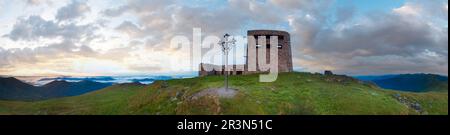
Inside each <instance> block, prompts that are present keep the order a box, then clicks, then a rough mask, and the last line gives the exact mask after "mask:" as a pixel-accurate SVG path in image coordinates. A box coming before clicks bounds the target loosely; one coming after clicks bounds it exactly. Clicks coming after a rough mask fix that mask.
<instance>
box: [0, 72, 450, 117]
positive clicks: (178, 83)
mask: <svg viewBox="0 0 450 135" xmlns="http://www.w3.org/2000/svg"><path fill="white" fill-rule="evenodd" d="M258 77H259V76H258V75H248V76H231V77H230V84H231V87H232V88H234V89H237V91H238V93H237V95H236V96H235V97H233V98H219V97H217V96H202V97H195V96H193V95H197V93H199V92H201V91H204V90H207V89H211V88H220V87H222V85H223V77H221V76H211V77H202V78H192V79H181V80H169V81H158V82H155V83H154V84H152V85H139V84H122V85H114V86H111V87H108V88H105V89H103V90H99V91H95V92H91V93H88V94H85V95H81V96H75V97H67V98H60V99H52V100H46V101H38V102H12V101H0V114H58V115H60V114H82V115H85V114H88V115H91V114H101V115H116V114H120V115H122V114H144V115H166V114H182V115H191V114H263V115H265V114H300V115H303V114H314V115H315V114H318V115H334V114H338V115H345V114H350V115H359V114H368V115H380V114H388V115H411V114H412V115H415V114H445V115H448V92H428V93H409V92H398V91H391V90H384V89H381V88H378V87H377V86H374V85H371V84H366V83H364V82H362V81H359V80H356V79H353V78H350V77H345V76H324V75H320V74H310V73H283V74H280V75H279V76H278V80H277V81H276V82H273V83H260V82H258V79H259V78H258ZM194 97H195V98H194Z"/></svg>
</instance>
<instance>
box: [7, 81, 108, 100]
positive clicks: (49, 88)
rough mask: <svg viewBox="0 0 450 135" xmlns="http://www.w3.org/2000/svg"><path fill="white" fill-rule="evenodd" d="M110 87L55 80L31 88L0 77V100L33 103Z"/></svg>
mask: <svg viewBox="0 0 450 135" xmlns="http://www.w3.org/2000/svg"><path fill="white" fill-rule="evenodd" d="M111 85H112V84H110V83H99V82H94V81H89V80H86V81H80V82H67V81H64V80H55V81H52V82H50V83H48V84H45V85H43V86H33V85H31V84H28V83H25V82H23V81H21V80H19V79H17V78H14V77H6V78H4V77H0V100H24V101H33V100H45V99H51V98H59V97H67V96H76V95H81V94H84V93H88V92H91V91H95V90H99V89H102V88H105V87H108V86H111Z"/></svg>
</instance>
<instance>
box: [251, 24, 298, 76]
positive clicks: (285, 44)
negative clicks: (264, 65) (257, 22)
mask: <svg viewBox="0 0 450 135" xmlns="http://www.w3.org/2000/svg"><path fill="white" fill-rule="evenodd" d="M260 36H265V37H266V42H267V43H266V47H263V46H260V44H259V43H258V42H257V41H258V37H260ZM271 36H278V46H277V48H278V72H292V71H293V66H292V52H291V41H290V40H291V39H290V35H289V33H288V32H285V31H276V30H250V31H248V32H247V38H248V43H249V44H248V46H247V47H248V48H247V57H249V53H250V52H249V50H251V49H249V48H256V50H258V49H266V60H267V62H270V61H269V57H270V47H271V46H270V37H271ZM249 37H255V39H256V44H250V38H249ZM249 62H252V61H251V59H250V58H247V59H246V65H249ZM254 62H256V63H257V62H258V51H256V61H254ZM257 65H258V64H257ZM257 70H258V71H259V68H258V66H257Z"/></svg>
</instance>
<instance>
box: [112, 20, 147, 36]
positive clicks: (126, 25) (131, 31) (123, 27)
mask: <svg viewBox="0 0 450 135" xmlns="http://www.w3.org/2000/svg"><path fill="white" fill-rule="evenodd" d="M116 30H118V31H119V32H122V33H126V34H127V35H129V36H130V37H142V36H143V35H142V34H143V33H142V30H141V29H140V28H139V27H138V26H136V25H135V24H133V23H132V22H130V21H124V22H123V23H122V24H120V25H119V26H117V27H116Z"/></svg>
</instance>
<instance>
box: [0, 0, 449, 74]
mask: <svg viewBox="0 0 450 135" xmlns="http://www.w3.org/2000/svg"><path fill="white" fill-rule="evenodd" d="M194 28H200V29H201V32H202V38H205V37H206V36H208V35H215V36H220V35H223V34H224V33H230V34H232V35H245V34H246V31H247V30H252V29H273V30H283V31H287V32H289V33H290V34H291V45H292V53H293V62H294V67H295V69H297V70H299V71H305V72H322V71H323V70H332V71H333V72H335V73H338V74H347V75H381V74H402V73H433V74H441V75H448V45H447V44H448V1H447V0H248V1H243V0H103V1H100V0H14V1H12V0H0V75H13V76H61V75H68V76H98V75H140V74H156V73H179V72H185V71H189V70H192V68H191V67H190V65H193V63H189V61H188V60H186V58H188V57H189V56H190V55H191V54H189V51H185V50H179V49H176V48H173V47H171V46H170V43H171V40H172V39H173V38H174V37H176V36H179V35H183V36H186V37H188V38H189V40H191V39H192V38H191V37H192V35H193V34H192V33H193V29H194ZM241 47H242V46H241ZM237 48H238V47H237ZM241 55H242V54H241ZM243 59H244V57H237V60H236V61H237V62H238V63H239V62H240V63H242V62H243V61H244V60H243ZM195 64H196V63H194V65H195Z"/></svg>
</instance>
